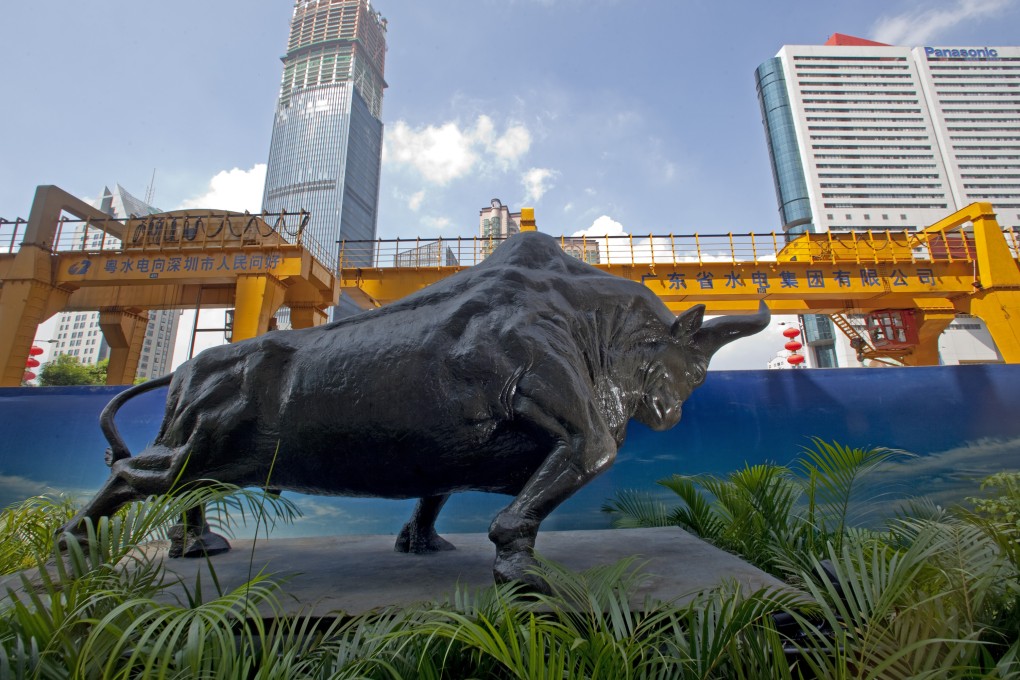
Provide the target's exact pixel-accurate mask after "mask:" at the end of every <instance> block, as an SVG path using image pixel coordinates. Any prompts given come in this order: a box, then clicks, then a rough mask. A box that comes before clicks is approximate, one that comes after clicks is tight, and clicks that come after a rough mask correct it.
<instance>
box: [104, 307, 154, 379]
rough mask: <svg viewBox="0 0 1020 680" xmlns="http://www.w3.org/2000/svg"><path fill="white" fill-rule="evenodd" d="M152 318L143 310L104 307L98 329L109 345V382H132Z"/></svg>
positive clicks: (107, 374)
mask: <svg viewBox="0 0 1020 680" xmlns="http://www.w3.org/2000/svg"><path fill="white" fill-rule="evenodd" d="M148 325H149V317H148V315H147V314H146V313H145V311H144V310H137V309H136V310H130V311H129V310H123V309H101V310H100V311H99V328H100V329H101V330H102V331H103V337H104V338H105V339H106V342H107V344H109V346H110V363H109V365H108V366H107V368H106V384H107V385H130V384H131V383H132V382H133V381H134V379H135V373H136V372H137V370H138V358H139V357H140V356H141V354H142V345H143V344H144V342H145V329H146V327H147V326H148Z"/></svg>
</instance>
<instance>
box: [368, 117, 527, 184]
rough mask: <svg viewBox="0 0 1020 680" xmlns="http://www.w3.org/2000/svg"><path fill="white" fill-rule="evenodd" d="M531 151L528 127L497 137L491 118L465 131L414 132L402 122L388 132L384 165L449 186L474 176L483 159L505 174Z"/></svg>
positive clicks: (456, 127) (450, 127)
mask: <svg viewBox="0 0 1020 680" xmlns="http://www.w3.org/2000/svg"><path fill="white" fill-rule="evenodd" d="M530 148H531V133H530V132H528V129H527V128H526V127H525V126H524V125H522V124H513V125H510V126H509V127H508V128H507V129H506V131H505V132H503V134H502V135H497V133H496V125H495V123H493V121H492V119H491V118H489V117H488V116H479V117H478V118H477V120H476V121H475V123H474V125H473V126H468V127H464V128H462V127H461V125H460V124H459V123H456V122H448V123H444V124H443V125H440V126H438V127H437V126H434V125H428V126H425V127H421V128H412V127H411V126H410V125H408V124H407V123H406V122H405V121H402V120H398V121H397V122H396V123H393V124H392V125H390V126H389V127H388V129H387V131H386V138H385V143H384V145H383V162H384V163H393V164H396V165H406V166H408V167H410V168H413V169H414V170H416V171H417V172H418V173H419V174H420V175H421V176H422V177H423V178H424V179H425V180H426V181H428V182H431V183H432V184H437V185H439V186H445V185H446V184H449V183H450V182H451V181H453V180H455V179H458V178H460V177H465V176H467V175H468V174H470V173H471V172H473V171H474V170H475V168H476V167H477V166H478V165H479V164H480V163H481V161H482V160H483V158H484V159H485V160H487V161H491V162H492V163H493V164H495V165H496V166H498V167H499V168H501V169H504V170H505V169H507V168H509V167H512V166H514V165H515V164H516V163H517V162H518V161H519V160H520V159H521V157H522V156H523V155H524V154H525V153H527V151H528V149H530Z"/></svg>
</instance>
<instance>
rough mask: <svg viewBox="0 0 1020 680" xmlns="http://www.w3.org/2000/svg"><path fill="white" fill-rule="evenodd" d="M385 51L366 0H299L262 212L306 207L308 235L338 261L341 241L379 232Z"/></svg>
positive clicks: (318, 250) (316, 251)
mask: <svg viewBox="0 0 1020 680" xmlns="http://www.w3.org/2000/svg"><path fill="white" fill-rule="evenodd" d="M385 56H386V20H385V19H383V18H382V16H380V14H379V13H378V12H375V11H373V9H372V6H371V2H370V0H297V2H295V4H294V16H293V18H292V20H291V24H290V40H289V41H288V43H287V54H286V56H284V57H283V82H282V84H281V86H280V101H279V103H278V104H277V107H276V117H275V120H274V122H273V139H272V142H271V144H270V148H269V163H268V167H267V169H266V186H265V193H264V194H263V196H262V209H263V210H265V211H266V212H271V213H277V212H281V211H283V210H286V211H287V212H288V213H292V212H298V211H300V210H306V211H308V212H309V213H310V214H311V217H310V219H309V222H308V225H307V226H306V227H305V230H304V236H303V242H304V243H305V245H306V247H307V248H308V249H309V250H310V251H311V252H312V254H313V255H315V256H316V258H318V259H319V260H320V261H321V262H323V263H324V264H328V265H329V266H332V267H336V265H337V252H338V250H337V241H339V240H342V239H346V240H353V239H374V238H375V237H376V212H377V208H378V204H379V170H380V165H381V157H382V134H383V124H382V120H381V116H382V98H383V89H384V88H385V87H386V82H385V80H384V79H383V71H384V64H385ZM366 264H370V263H366Z"/></svg>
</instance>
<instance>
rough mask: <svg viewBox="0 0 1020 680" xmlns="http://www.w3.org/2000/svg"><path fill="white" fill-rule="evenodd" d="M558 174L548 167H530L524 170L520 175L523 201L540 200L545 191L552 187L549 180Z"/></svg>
mask: <svg viewBox="0 0 1020 680" xmlns="http://www.w3.org/2000/svg"><path fill="white" fill-rule="evenodd" d="M559 174H560V173H558V172H556V171H555V170H550V169H549V168H531V169H529V170H528V171H527V172H525V173H524V176H523V177H521V184H523V185H524V202H525V203H530V202H532V201H538V200H540V199H541V198H542V196H543V195H545V192H547V191H548V190H549V189H550V188H551V187H552V185H551V184H550V182H551V181H552V180H553V179H555V178H556V177H558V176H559Z"/></svg>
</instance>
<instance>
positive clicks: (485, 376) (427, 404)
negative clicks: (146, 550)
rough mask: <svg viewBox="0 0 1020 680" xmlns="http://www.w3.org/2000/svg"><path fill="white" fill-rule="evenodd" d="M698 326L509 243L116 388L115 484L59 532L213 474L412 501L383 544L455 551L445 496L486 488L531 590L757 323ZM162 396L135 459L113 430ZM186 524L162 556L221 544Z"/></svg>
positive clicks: (567, 261) (551, 255) (497, 525)
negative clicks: (564, 517) (415, 285)
mask: <svg viewBox="0 0 1020 680" xmlns="http://www.w3.org/2000/svg"><path fill="white" fill-rule="evenodd" d="M703 314H704V306H703V305H697V306H694V307H692V308H691V309H689V310H688V311H686V312H684V313H683V314H682V315H681V316H679V317H675V316H673V314H672V313H671V312H670V311H669V310H668V309H667V308H666V306H665V304H663V302H662V301H661V300H659V299H658V298H657V297H656V296H655V295H654V294H653V293H652V292H651V291H649V290H648V289H647V288H646V287H644V286H642V285H640V284H638V283H635V282H633V281H628V280H625V279H622V278H619V277H616V276H612V275H610V274H607V273H605V272H602V271H600V270H599V269H597V268H595V267H592V266H590V265H587V264H585V263H583V262H581V261H579V260H577V259H574V258H572V257H570V256H568V255H566V254H565V253H564V252H563V251H562V250H561V248H560V247H559V245H558V244H557V242H556V241H555V240H554V239H553V238H551V237H549V236H546V235H542V234H539V233H537V232H530V233H522V234H519V235H517V236H514V237H513V238H510V239H509V240H507V241H506V243H504V244H503V245H501V246H500V247H499V248H497V249H496V251H495V252H494V253H493V254H492V255H491V256H490V257H489V258H487V259H486V260H484V261H483V262H482V263H480V264H478V265H476V266H474V267H472V268H471V269H468V270H466V271H463V272H461V273H459V274H457V275H455V276H452V277H450V278H448V279H446V280H444V281H442V282H440V283H437V284H435V285H433V286H431V287H429V288H426V289H423V290H421V291H418V292H417V293H415V294H414V295H411V296H409V297H407V298H404V299H403V300H400V301H399V302H396V303H394V304H392V305H389V306H387V307H384V308H382V309H378V310H373V311H368V312H365V313H362V314H358V315H356V316H352V317H349V318H346V319H343V320H340V321H335V322H333V323H329V324H326V325H322V326H318V327H315V328H307V329H303V330H293V331H280V332H272V333H268V334H266V335H263V336H261V337H258V338H253V339H251V340H245V341H243V342H238V343H235V344H231V345H224V346H222V347H215V348H212V349H208V350H206V351H204V352H202V353H201V354H199V355H198V356H196V357H195V358H194V359H192V360H190V361H188V362H187V363H185V364H183V365H181V366H180V367H179V368H178V369H177V371H176V372H175V373H173V374H172V376H166V377H164V378H160V379H158V380H153V381H151V382H148V383H144V384H142V385H138V386H136V387H132V388H129V389H128V390H125V391H124V392H123V393H121V394H120V395H118V396H117V397H115V398H114V399H113V400H112V401H111V402H110V404H109V405H108V406H107V407H106V409H105V410H104V411H103V414H102V416H101V419H100V420H101V426H102V428H103V431H104V433H105V435H106V437H107V439H108V440H109V442H110V449H108V450H107V463H108V464H109V465H110V466H111V468H112V474H111V476H110V478H109V480H108V481H107V482H106V483H105V485H104V486H103V487H102V489H101V490H100V491H99V492H98V493H97V494H96V495H95V497H94V498H93V499H92V500H91V502H89V503H88V505H86V507H85V508H83V509H82V511H81V512H80V513H79V514H78V516H77V517H75V518H74V519H73V520H72V521H71V522H69V523H68V524H67V525H66V526H65V527H64V528H63V530H64V531H68V532H71V533H72V534H75V537H76V538H78V539H79V540H81V539H82V536H83V526H82V521H81V520H82V519H83V518H85V517H88V518H91V519H92V520H96V519H98V518H99V517H101V516H104V515H109V514H110V513H113V512H115V511H116V510H117V509H118V508H119V507H121V506H122V505H124V504H126V503H128V502H131V501H134V500H137V499H141V498H144V497H145V496H147V495H150V494H158V493H165V492H167V491H168V490H169V489H170V488H171V485H172V484H173V483H174V482H175V481H176V482H177V483H188V482H194V481H198V480H201V479H209V478H213V479H216V480H219V481H221V482H227V483H232V484H237V485H240V486H267V485H268V486H270V487H273V488H274V489H288V490H293V491H297V492H301V493H307V494H327V495H342V496H372V497H382V498H419V499H420V501H419V502H418V504H417V506H416V507H415V509H414V513H413V515H412V517H411V518H410V520H409V521H408V522H407V524H406V525H405V526H404V527H403V529H402V530H401V532H400V534H399V536H398V538H397V542H396V549H397V550H398V551H404V552H415V553H422V552H432V551H437V550H446V549H451V548H452V546H451V545H450V544H449V543H448V542H447V541H445V540H444V539H443V538H441V537H440V536H439V535H438V534H437V533H436V530H435V521H436V517H437V515H438V514H439V511H440V509H441V508H442V506H443V504H444V503H445V502H446V500H447V498H449V495H450V494H452V493H456V492H458V491H469V490H470V491H489V492H494V493H502V494H508V495H511V496H513V497H514V498H513V501H512V502H511V503H510V504H509V505H508V506H507V507H506V508H504V509H503V510H501V511H500V512H499V513H498V514H497V515H496V517H495V519H493V521H492V525H491V527H490V528H489V538H490V539H491V540H492V542H493V543H495V545H496V561H495V564H494V566H493V573H494V575H495V578H496V579H497V580H498V581H506V580H511V579H517V580H525V581H532V582H534V577H532V576H530V575H529V573H528V571H529V567H530V566H531V565H533V563H534V558H533V556H532V549H533V547H534V544H535V536H536V533H537V532H538V528H539V525H540V524H541V523H542V521H543V520H544V519H545V518H546V517H547V516H548V515H549V513H550V512H552V511H553V510H554V509H555V508H556V507H557V506H559V505H560V503H562V502H563V501H564V500H566V499H567V498H569V497H570V496H571V494H573V493H574V492H575V491H577V490H578V489H580V488H581V487H582V486H584V485H585V484H586V483H587V482H588V481H590V480H591V479H592V478H594V477H595V476H596V475H598V474H599V473H601V472H602V471H604V470H606V469H607V468H609V466H611V465H612V464H613V460H614V459H615V458H616V454H617V450H618V449H619V448H620V445H621V444H622V443H623V440H624V435H625V433H626V430H627V423H628V422H629V421H630V419H631V418H634V419H636V420H638V421H639V422H641V423H644V424H645V425H648V426H649V427H651V428H653V429H656V430H665V429H668V428H671V427H673V426H674V425H676V423H677V422H678V421H679V420H680V412H681V407H682V405H683V402H684V400H685V399H687V397H688V396H689V395H690V394H691V392H692V390H694V389H695V388H696V387H698V386H699V385H701V383H702V382H703V381H704V380H705V373H706V370H707V368H708V362H709V359H710V358H711V356H712V354H713V353H714V352H715V351H716V350H717V349H719V348H720V347H721V346H722V345H724V344H725V343H727V342H730V341H732V340H735V339H737V338H740V337H744V336H747V335H751V334H753V333H757V332H758V331H760V330H762V329H763V328H765V326H766V325H767V324H768V321H769V311H768V308H767V307H766V306H765V305H764V303H762V304H761V307H760V309H759V312H758V313H757V314H756V315H752V316H733V317H720V318H716V319H712V320H710V321H708V322H704V323H703ZM168 383H169V385H170V388H169V394H168V396H167V405H166V413H165V415H164V417H163V423H162V425H161V427H160V430H159V434H158V435H157V436H156V438H155V441H154V442H153V444H152V445H151V446H149V447H148V448H146V449H145V450H144V451H142V452H141V453H140V454H139V455H137V456H134V457H132V456H131V454H130V452H129V451H128V450H127V448H126V447H125V444H124V442H123V440H122V439H121V437H120V435H119V434H118V432H117V430H116V427H115V425H114V423H113V415H114V414H115V412H116V410H117V409H118V408H119V407H120V405H121V404H122V403H123V402H124V401H126V400H127V399H130V398H131V397H133V396H134V395H136V394H138V393H140V392H143V391H145V390H150V389H153V388H155V387H158V386H161V385H166V384H168ZM274 459H275V464H274ZM185 463H187V465H185ZM271 465H272V466H273V467H272V470H273V472H272V478H271V479H267V477H268V475H269V472H270V466H271ZM186 519H189V520H190V521H188V522H185V524H184V526H187V527H188V530H187V531H186V532H185V531H181V530H180V528H179V527H178V528H177V531H176V533H175V532H174V531H172V532H171V537H172V546H171V555H180V554H185V555H192V554H196V555H201V554H206V553H213V552H217V551H221V550H227V549H229V545H228V544H227V543H226V541H225V540H224V539H222V538H221V537H219V536H216V535H215V534H212V533H211V532H210V531H209V530H208V526H207V525H206V524H205V522H204V518H203V517H202V514H201V511H198V512H197V514H196V515H195V516H193V517H190V518H186ZM533 585H536V586H539V587H540V584H537V583H533Z"/></svg>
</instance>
